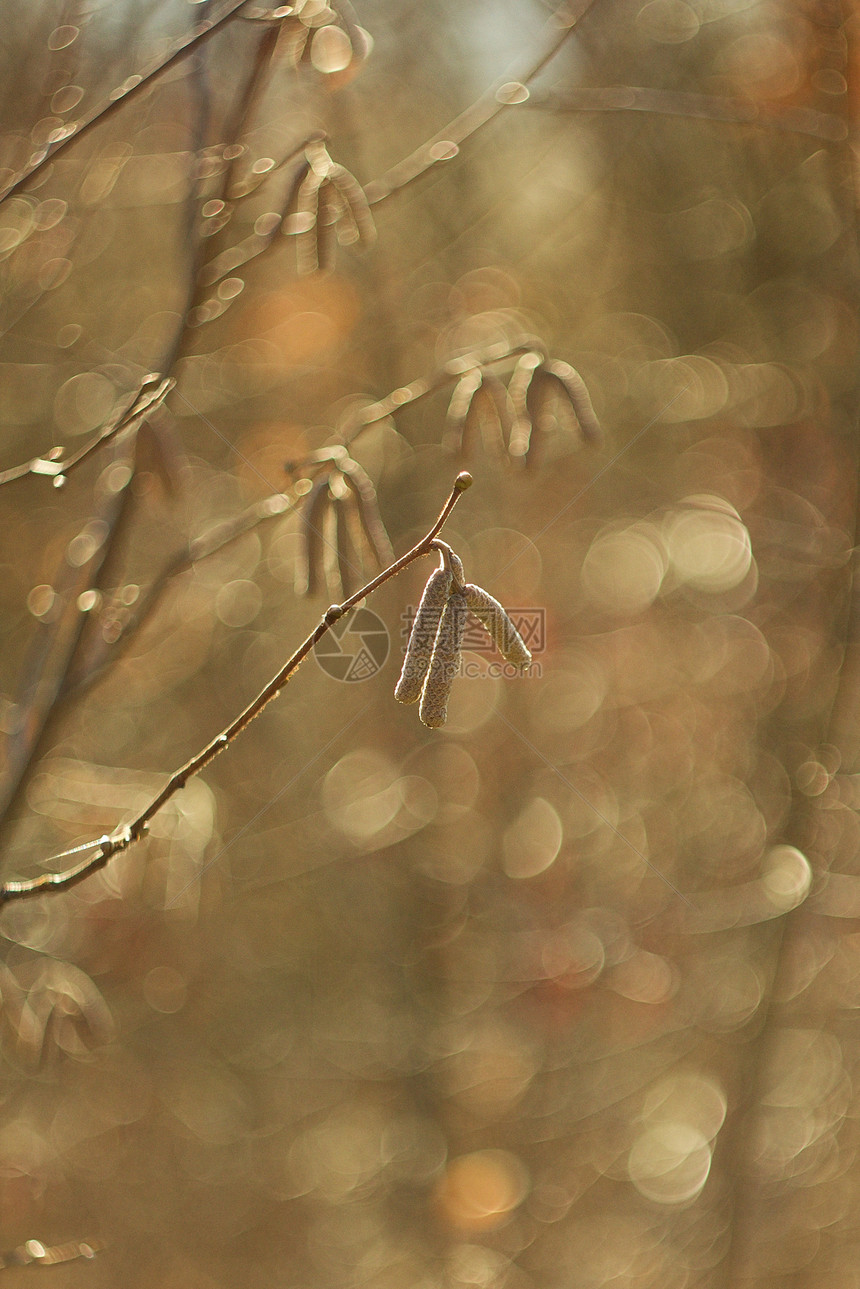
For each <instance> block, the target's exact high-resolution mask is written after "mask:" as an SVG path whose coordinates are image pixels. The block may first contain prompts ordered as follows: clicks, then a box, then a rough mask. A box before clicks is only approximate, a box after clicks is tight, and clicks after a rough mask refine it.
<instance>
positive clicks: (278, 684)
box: [0, 471, 472, 905]
mask: <svg viewBox="0 0 860 1289" xmlns="http://www.w3.org/2000/svg"><path fill="white" fill-rule="evenodd" d="M471 483H472V476H471V475H470V474H467V473H466V472H465V471H464V472H463V473H462V474H459V475H458V476H457V478H456V480H455V482H454V486H453V488H452V489H451V493H450V495H449V497H448V499H447V501H446V502H445V504H444V506H443V507H442V509H441V511H440V512H439V516H438V518H437V519H436V521H435V523H434V524H433V525H432V527H431V528H430V529H429V530H428V531H427V533H426V534H425V535H424V536H423V537H422V538H421V540H420V541H419V542H418V543H417V544H416V545H415V546H413V547H412V548H411V550H408V551H407V552H406V554H405V555H401V556H400V558H399V559H398V560H395V561H394V563H393V564H391V565H390V566H389V567H388V568H386V569H384V570H383V571H382V572H381V573H380V574H378V576H377V577H375V578H373V579H372V580H371V581H370V582H368V583H367V585H366V586H363V587H361V588H360V589H359V590H358V591H356V592H355V594H354V595H351V596H349V597H348V598H347V599H346V600H344V602H343V603H342V604H332V605H331V606H330V607H329V608H328V609H327V610H326V612H325V613H324V614H323V616H322V618H321V619H320V621H319V623H318V624H317V626H316V627H315V628H314V630H313V631H312V632H311V634H310V635H309V636H308V637H307V639H306V640H304V641H303V642H302V644H301V645H299V647H298V649H296V651H295V652H294V653H293V655H292V656H291V657H290V658H289V660H288V661H287V662H286V663H285V664H284V666H283V667H282V668H281V670H280V671H279V672H278V673H277V674H276V675H275V676H273V677H272V679H271V680H270V681H269V683H268V684H267V685H265V686H264V687H263V689H261V690H260V692H259V694H258V695H257V697H256V698H255V699H254V700H253V701H252V702H251V703H249V704H248V706H247V707H246V708H245V709H244V711H242V712H240V713H239V715H238V716H237V717H235V719H234V720H233V721H231V723H230V724H229V725H228V726H227V727H226V728H225V729H224V730H222V731H221V733H220V734H217V735H216V736H215V738H214V739H212V740H211V741H210V742H209V743H207V744H206V746H205V747H203V748H202V749H201V750H200V751H199V752H198V753H197V755H196V756H193V757H192V758H191V760H190V761H186V763H185V765H183V766H181V767H180V768H179V769H178V770H176V771H174V773H173V774H172V775H171V776H170V778H169V779H168V781H167V783H166V784H165V785H164V787H163V788H162V789H161V791H160V792H159V793H158V794H157V796H155V797H154V798H153V799H152V801H150V803H149V804H148V805H147V806H145V807H144V809H143V810H142V811H141V812H140V813H139V814H138V815H137V816H136V817H135V818H134V819H133V820H132V821H131V822H130V823H128V824H125V825H124V826H123V827H122V828H120V829H118V830H117V831H116V832H114V833H112V834H111V835H109V836H104V837H100V838H99V839H98V840H97V841H93V842H91V843H85V844H84V845H83V846H76V847H75V848H74V849H73V850H70V851H63V852H62V853H61V854H59V855H54V856H52V857H51V859H50V860H49V861H48V863H51V864H56V863H57V862H58V861H59V860H62V859H66V858H68V857H69V856H71V855H73V854H79V853H80V852H81V851H85V850H92V849H95V850H97V853H96V854H95V855H92V856H90V857H89V858H87V859H83V860H81V861H80V863H78V864H75V865H74V866H73V867H72V868H69V869H66V870H65V871H62V872H56V873H45V874H43V875H42V876H41V877H33V878H30V879H28V880H24V881H11V882H4V883H3V884H2V886H0V905H3V904H5V903H7V902H8V901H10V900H15V899H26V898H27V897H28V896H32V895H43V894H45V893H48V892H51V893H53V892H56V891H61V890H67V889H68V888H69V887H70V886H75V885H77V883H78V882H81V881H83V880H84V878H86V877H88V876H89V875H90V873H94V872H96V871H97V870H99V869H101V868H104V866H105V865H106V864H107V863H108V861H109V860H110V859H112V858H113V856H114V855H118V854H120V853H121V852H122V851H124V850H128V848H129V847H130V846H132V845H133V844H134V843H135V842H136V841H139V840H140V839H141V837H142V836H143V835H144V834H145V832H146V830H147V828H148V826H149V823H150V820H151V819H153V818H154V816H155V815H157V814H158V812H159V811H160V810H161V809H162V808H163V807H164V806H165V805H166V804H167V802H168V801H170V800H171V798H172V797H174V796H175V795H176V793H177V792H179V790H180V789H181V788H184V787H185V784H186V783H187V782H188V780H189V779H191V778H193V777H194V776H195V775H196V774H199V773H200V771H201V770H203V769H204V768H205V767H206V766H207V765H208V764H209V763H210V761H214V759H215V757H216V756H218V755H219V754H220V753H221V752H223V751H224V750H225V749H226V748H228V747H229V746H230V744H231V743H232V742H233V741H234V739H236V738H237V737H238V736H239V734H241V733H242V731H243V730H244V729H245V728H246V727H247V726H248V725H250V723H251V721H252V720H254V718H255V717H256V716H259V714H260V712H262V710H263V708H264V707H266V706H267V705H268V704H269V703H270V702H271V701H272V699H274V698H277V696H278V695H279V694H280V692H281V690H282V689H283V688H284V686H285V685H286V684H287V683H288V682H289V681H290V680H291V679H292V677H293V676H294V674H295V672H296V671H297V670H298V668H299V666H300V665H301V663H302V662H303V661H304V660H305V658H306V657H307V656H308V654H309V653H310V652H311V650H312V649H313V648H314V645H316V643H317V641H319V640H321V639H322V638H323V636H324V635H326V634H327V632H328V631H330V630H331V628H332V627H333V626H334V624H335V622H337V621H338V620H339V619H340V618H342V617H343V615H344V614H345V613H346V612H347V610H348V609H351V608H352V607H353V606H354V605H356V604H358V603H359V601H360V600H363V599H365V598H366V597H367V596H368V595H370V594H371V593H372V592H373V591H375V590H376V589H377V588H378V587H380V586H382V584H383V583H384V582H387V581H388V580H389V579H390V578H392V577H396V576H397V574H398V573H401V572H402V571H403V569H405V568H406V567H407V565H409V564H411V563H412V562H413V561H414V560H416V559H420V558H421V557H422V556H424V555H427V554H429V553H430V552H431V551H432V550H433V549H434V546H433V541H434V539H435V537H436V536H437V534H438V533H439V532H440V531H441V529H442V527H443V525H444V524H445V521H446V520H447V518H448V516H449V515H450V513H451V511H452V510H453V509H454V506H455V505H456V503H457V500H458V498H459V497H460V494H461V493H462V492H464V491H465V490H466V489H467V488H468V487H470V486H471Z"/></svg>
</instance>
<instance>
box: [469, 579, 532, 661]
mask: <svg viewBox="0 0 860 1289" xmlns="http://www.w3.org/2000/svg"><path fill="white" fill-rule="evenodd" d="M463 598H464V600H465V602H466V604H467V605H468V606H469V609H470V610H471V612H472V613H474V615H475V617H476V618H477V619H478V621H479V622H480V623H481V624H482V626H484V627H485V628H486V630H487V631H488V632H489V634H490V635H491V636H492V638H493V643H494V644H495V646H496V648H497V649H498V651H499V653H500V654H501V655H502V657H503V658H504V660H505V662H509V663H512V664H513V666H515V667H527V666H528V665H529V663H530V662H531V660H532V656H531V654H530V653H529V651H528V649H527V648H526V646H525V642H524V640H523V638H522V636H521V635H520V633H519V631H517V629H516V627H515V626H514V624H513V622H512V621H511V619H510V618H509V617H508V615H507V613H505V610H504V609H503V608H502V606H501V604H499V602H498V600H494V599H493V597H492V595H490V594H489V592H488V591H485V590H483V588H482V587H480V586H473V585H472V583H471V582H468V583H467V584H466V585H465V586H464V587H463Z"/></svg>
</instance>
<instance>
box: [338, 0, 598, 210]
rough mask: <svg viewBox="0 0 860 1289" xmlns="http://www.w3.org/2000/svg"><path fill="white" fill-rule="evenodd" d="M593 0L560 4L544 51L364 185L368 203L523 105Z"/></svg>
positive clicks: (382, 197) (403, 184)
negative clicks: (506, 111)
mask: <svg viewBox="0 0 860 1289" xmlns="http://www.w3.org/2000/svg"><path fill="white" fill-rule="evenodd" d="M593 3H594V0H585V3H580V4H574V3H571V4H564V5H561V6H560V7H559V8H558V9H557V10H556V11H555V13H554V14H553V15H552V17H551V18H550V19H549V20H548V21H547V22H546V24H545V25H544V28H543V48H542V49H541V50H540V52H539V53H538V54H537V56H536V57H534V58H532V59H531V60H530V61H529V63H528V64H527V66H526V67H525V68H523V69H522V71H521V72H520V74H519V75H518V76H510V75H508V76H504V77H500V78H499V79H498V80H496V81H494V82H493V84H492V85H491V86H490V87H489V89H486V90H485V91H484V93H483V94H482V95H481V97H480V98H478V99H476V100H475V102H474V103H473V104H472V105H471V106H470V107H467V108H466V110H465V112H461V113H460V115H459V116H455V117H454V119H453V121H449V122H448V124H447V125H446V126H445V127H444V128H443V129H441V130H440V131H438V133H436V134H434V135H433V137H432V139H428V140H427V142H426V143H422V145H421V147H420V148H416V150H415V151H414V152H412V153H410V155H409V156H408V157H404V159H403V160H402V161H399V162H398V163H397V165H395V166H392V167H391V169H390V170H387V171H386V172H385V174H384V175H382V176H381V177H380V178H379V179H375V180H374V181H373V182H372V183H369V184H367V185H366V186H365V189H364V194H365V197H366V198H367V201H368V204H369V205H371V206H374V205H377V204H378V203H379V202H381V201H385V199H386V197H390V196H391V194H392V193H395V192H398V191H399V190H400V189H401V188H405V187H406V185H407V184H410V183H412V181H413V180H414V179H417V178H419V176H420V175H423V174H425V173H426V172H427V171H428V170H430V169H432V167H433V166H435V165H437V164H438V163H439V162H440V161H448V160H450V159H451V158H452V157H454V156H456V154H457V152H458V150H459V148H460V145H461V144H462V143H465V142H466V140H467V139H469V138H471V137H472V135H473V134H475V133H477V131H478V130H480V129H481V127H482V126H484V125H487V123H488V122H489V121H492V120H493V118H494V117H496V116H498V114H499V113H500V112H501V111H503V110H504V109H505V108H506V107H515V106H517V105H518V104H520V103H523V102H525V101H526V100H527V99H528V97H529V95H528V90H527V89H526V86H527V85H528V83H529V81H531V80H533V79H534V78H535V76H537V75H539V73H540V72H542V71H543V69H544V67H546V65H547V63H549V62H550V61H551V59H553V58H554V57H555V55H556V54H557V53H558V51H559V50H560V49H561V47H562V45H563V44H564V42H565V41H566V40H567V39H568V37H569V36H570V34H571V32H572V31H573V30H574V28H575V26H576V24H577V23H578V22H579V21H580V19H581V18H582V17H583V16H584V14H585V13H587V11H588V10H589V9H590V8H591V5H592V4H593Z"/></svg>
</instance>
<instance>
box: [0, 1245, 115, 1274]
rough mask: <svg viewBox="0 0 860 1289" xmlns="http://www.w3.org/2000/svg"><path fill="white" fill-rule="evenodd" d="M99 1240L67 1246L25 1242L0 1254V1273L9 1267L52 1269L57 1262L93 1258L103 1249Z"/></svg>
mask: <svg viewBox="0 0 860 1289" xmlns="http://www.w3.org/2000/svg"><path fill="white" fill-rule="evenodd" d="M104 1247H105V1246H104V1244H103V1243H102V1241H101V1240H70V1241H69V1242H68V1243H67V1244H53V1245H48V1244H43V1243H42V1241H41V1240H27V1241H26V1243H24V1244H21V1245H19V1246H18V1248H17V1249H10V1250H9V1252H8V1253H0V1271H6V1270H8V1268H9V1267H32V1266H39V1267H54V1266H56V1265H57V1263H58V1262H73V1261H74V1260H75V1258H94V1257H95V1255H96V1254H97V1253H99V1252H101V1250H102V1249H103V1248H104Z"/></svg>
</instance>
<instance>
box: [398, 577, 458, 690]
mask: <svg viewBox="0 0 860 1289" xmlns="http://www.w3.org/2000/svg"><path fill="white" fill-rule="evenodd" d="M451 581H452V576H451V572H450V570H449V569H447V568H437V569H435V570H434V572H432V573H431V574H430V576H429V578H428V579H427V585H426V586H425V587H424V594H423V595H422V596H421V602H420V604H419V605H418V611H417V612H416V614H415V622H414V623H413V626H412V631H411V633H410V636H409V643H408V644H407V646H406V657H405V658H404V659H403V670H402V671H401V673H400V679H399V680H398V682H397V687H396V689H395V690H394V697H395V698H396V699H397V701H398V703H415V702H417V701H418V699H419V698H420V696H421V688H422V686H423V684H424V677H425V676H426V675H427V669H428V667H429V666H430V658H431V657H432V654H433V646H434V644H435V643H436V634H437V632H438V630H439V621H440V618H441V617H442V611H443V609H444V608H445V602H446V600H447V599H448V594H449V592H450V590H451Z"/></svg>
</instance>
